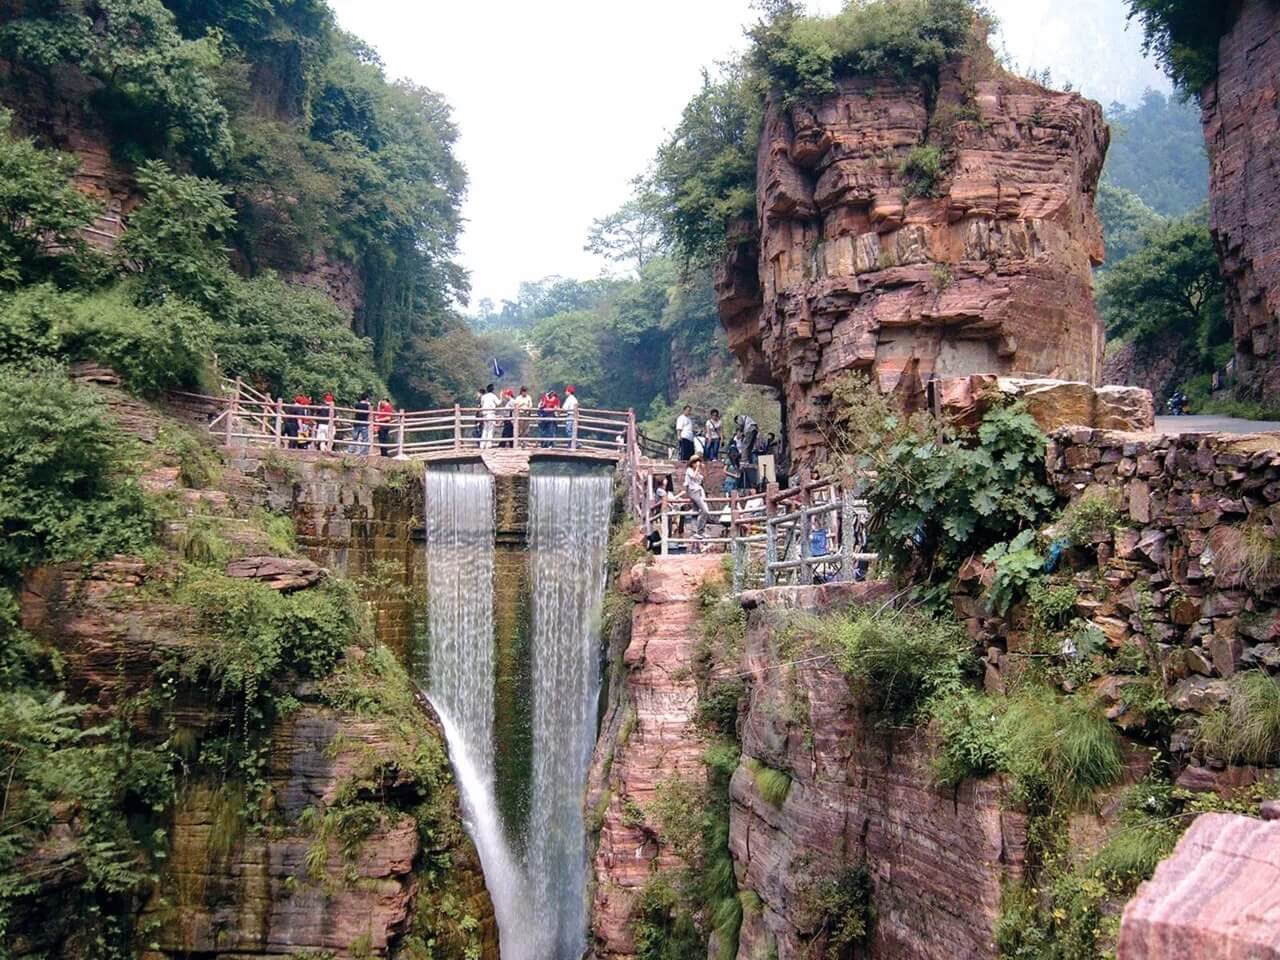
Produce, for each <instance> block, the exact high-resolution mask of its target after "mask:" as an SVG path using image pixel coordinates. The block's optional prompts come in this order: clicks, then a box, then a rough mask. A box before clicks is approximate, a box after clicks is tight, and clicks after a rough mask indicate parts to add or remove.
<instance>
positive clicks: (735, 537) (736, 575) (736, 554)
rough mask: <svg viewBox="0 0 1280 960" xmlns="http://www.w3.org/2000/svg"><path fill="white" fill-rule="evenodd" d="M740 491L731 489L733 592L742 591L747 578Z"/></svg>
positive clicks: (736, 593)
mask: <svg viewBox="0 0 1280 960" xmlns="http://www.w3.org/2000/svg"><path fill="white" fill-rule="evenodd" d="M739 509H740V508H739V506H738V491H737V490H730V491H729V549H730V550H732V551H733V593H734V596H737V595H738V594H740V593H741V592H742V583H743V580H744V579H745V578H746V575H747V571H746V566H747V558H746V546H747V545H746V544H745V543H743V542H742V530H741V529H739V528H740V526H741V520H740V519H739V518H738V511H739Z"/></svg>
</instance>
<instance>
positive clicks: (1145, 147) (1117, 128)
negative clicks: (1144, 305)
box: [1098, 90, 1209, 261]
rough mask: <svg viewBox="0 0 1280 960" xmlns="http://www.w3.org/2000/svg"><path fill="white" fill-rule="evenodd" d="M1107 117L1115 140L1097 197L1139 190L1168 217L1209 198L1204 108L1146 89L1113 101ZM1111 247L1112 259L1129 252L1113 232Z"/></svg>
mask: <svg viewBox="0 0 1280 960" xmlns="http://www.w3.org/2000/svg"><path fill="white" fill-rule="evenodd" d="M1106 116H1107V123H1108V125H1109V126H1110V127H1111V145H1110V146H1109V147H1108V148H1107V165H1106V171H1105V177H1104V179H1103V182H1102V183H1101V184H1100V185H1099V191H1098V195H1099V201H1101V200H1102V199H1103V196H1104V193H1106V192H1108V188H1109V190H1110V191H1111V192H1118V193H1122V194H1126V193H1127V194H1128V195H1129V196H1130V197H1135V195H1136V198H1141V199H1140V200H1139V203H1141V204H1142V205H1143V206H1144V207H1146V208H1149V211H1150V212H1154V213H1155V214H1158V215H1160V216H1164V217H1179V216H1182V215H1184V214H1186V213H1189V212H1191V211H1192V210H1194V209H1195V208H1196V207H1198V206H1200V204H1202V203H1203V202H1204V201H1205V198H1206V194H1207V190H1208V184H1209V162H1208V158H1207V156H1206V155H1205V147H1204V131H1203V130H1202V129H1201V126H1200V111H1199V110H1197V109H1196V108H1195V106H1194V105H1193V104H1189V103H1186V102H1185V101H1183V100H1179V99H1177V98H1174V97H1166V96H1165V95H1164V94H1162V93H1159V92H1157V91H1155V90H1147V91H1146V92H1145V93H1143V95H1142V100H1141V101H1140V102H1139V103H1137V104H1135V105H1133V106H1125V105H1124V104H1120V103H1113V104H1111V106H1110V107H1108V108H1107V111H1106ZM1129 191H1132V193H1129ZM1101 207H1102V204H1101V202H1100V203H1099V216H1100V217H1102V220H1103V225H1104V229H1105V228H1106V225H1107V218H1106V216H1105V215H1104V211H1103V210H1102V209H1101ZM1107 248H1108V249H1107V254H1108V258H1109V259H1111V260H1112V261H1116V260H1122V259H1124V257H1125V255H1126V254H1124V253H1120V252H1117V251H1116V250H1114V249H1113V248H1112V235H1111V233H1110V232H1108V234H1107Z"/></svg>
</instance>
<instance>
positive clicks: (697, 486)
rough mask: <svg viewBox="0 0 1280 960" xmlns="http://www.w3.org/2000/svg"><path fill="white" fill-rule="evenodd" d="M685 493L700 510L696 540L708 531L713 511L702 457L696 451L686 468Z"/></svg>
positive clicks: (695, 528)
mask: <svg viewBox="0 0 1280 960" xmlns="http://www.w3.org/2000/svg"><path fill="white" fill-rule="evenodd" d="M684 495H685V496H686V497H688V498H689V502H690V503H692V504H693V505H694V507H695V508H696V509H697V511H698V520H697V524H696V525H695V526H694V530H693V536H694V539H695V540H701V539H702V537H703V534H704V533H706V529H707V521H708V520H710V519H711V511H710V510H708V509H707V493H706V491H705V490H704V489H703V487H702V458H701V457H700V456H698V455H697V454H696V453H695V454H694V455H693V456H692V457H690V458H689V465H688V466H687V467H685V470H684Z"/></svg>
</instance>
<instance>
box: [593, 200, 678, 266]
mask: <svg viewBox="0 0 1280 960" xmlns="http://www.w3.org/2000/svg"><path fill="white" fill-rule="evenodd" d="M631 183H632V187H633V193H632V197H631V199H630V200H628V201H627V202H626V203H624V204H623V205H622V206H621V207H620V208H618V209H617V210H615V211H614V212H613V213H611V214H609V216H607V217H600V218H598V219H596V220H594V221H592V224H591V232H590V233H589V234H588V235H587V243H586V249H587V250H588V251H589V252H591V253H594V254H597V255H599V256H602V257H604V258H605V259H607V260H612V261H614V262H615V263H629V264H630V265H631V266H632V267H633V268H634V269H635V270H636V272H637V273H639V272H640V271H642V270H644V268H645V265H646V264H647V263H648V262H649V261H650V260H651V259H652V258H653V257H654V256H655V255H657V254H659V253H661V252H662V250H663V248H664V247H665V245H666V244H665V238H664V237H663V234H662V201H661V200H660V199H659V197H658V196H657V195H656V194H655V193H654V191H653V189H652V187H651V186H650V185H649V182H648V181H647V180H646V179H645V178H644V177H636V178H635V179H634V180H632V181H631Z"/></svg>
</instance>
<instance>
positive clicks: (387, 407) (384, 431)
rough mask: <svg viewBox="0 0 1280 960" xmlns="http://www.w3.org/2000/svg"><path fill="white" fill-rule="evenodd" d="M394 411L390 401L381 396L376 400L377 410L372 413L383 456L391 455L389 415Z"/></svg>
mask: <svg viewBox="0 0 1280 960" xmlns="http://www.w3.org/2000/svg"><path fill="white" fill-rule="evenodd" d="M393 413H395V408H394V407H392V406H391V401H390V400H388V399H387V398H386V397H383V398H382V399H381V400H379V401H378V412H377V413H376V414H374V417H373V422H374V423H375V424H377V426H378V446H379V447H380V448H381V450H382V455H383V456H384V457H389V456H391V416H392V414H393Z"/></svg>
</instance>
